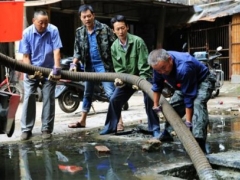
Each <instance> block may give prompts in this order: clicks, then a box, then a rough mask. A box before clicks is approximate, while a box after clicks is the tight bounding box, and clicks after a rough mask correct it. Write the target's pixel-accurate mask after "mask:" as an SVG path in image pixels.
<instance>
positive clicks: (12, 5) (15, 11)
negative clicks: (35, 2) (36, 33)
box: [0, 1, 24, 42]
mask: <svg viewBox="0 0 240 180" xmlns="http://www.w3.org/2000/svg"><path fill="white" fill-rule="evenodd" d="M23 3H24V1H0V12H1V15H0V42H13V41H17V40H20V39H22V31H23Z"/></svg>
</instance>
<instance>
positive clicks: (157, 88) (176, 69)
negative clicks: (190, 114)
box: [152, 51, 209, 108]
mask: <svg viewBox="0 0 240 180" xmlns="http://www.w3.org/2000/svg"><path fill="white" fill-rule="evenodd" d="M168 53H169V55H170V56H171V57H172V59H173V69H172V72H171V73H170V74H169V75H164V74H159V73H158V72H157V71H155V70H154V71H153V86H152V90H153V91H154V92H162V89H163V87H164V80H167V81H168V83H170V84H171V85H172V86H173V87H174V88H176V85H177V84H178V83H180V84H181V89H180V90H181V92H182V93H183V95H184V103H185V106H186V107H187V108H191V107H193V101H194V99H195V98H196V96H197V92H198V85H199V84H200V83H201V82H202V81H203V80H205V78H206V77H207V75H208V74H209V70H208V68H207V67H206V66H205V65H204V64H202V63H201V62H199V61H198V60H196V59H195V58H194V57H193V56H191V55H190V54H189V53H182V52H175V51H168Z"/></svg>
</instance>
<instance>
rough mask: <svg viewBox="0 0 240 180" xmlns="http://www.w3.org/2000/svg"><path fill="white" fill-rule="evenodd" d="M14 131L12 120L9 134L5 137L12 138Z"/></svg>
mask: <svg viewBox="0 0 240 180" xmlns="http://www.w3.org/2000/svg"><path fill="white" fill-rule="evenodd" d="M14 130H15V120H13V123H12V126H11V129H10V131H9V133H7V136H8V137H12V135H13V133H14Z"/></svg>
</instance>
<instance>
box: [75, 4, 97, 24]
mask: <svg viewBox="0 0 240 180" xmlns="http://www.w3.org/2000/svg"><path fill="white" fill-rule="evenodd" d="M78 14H79V16H80V19H81V21H82V23H83V24H84V25H85V26H86V27H87V28H93V27H94V19H95V14H94V11H93V8H92V6H90V5H87V4H84V5H82V6H80V7H79V10H78Z"/></svg>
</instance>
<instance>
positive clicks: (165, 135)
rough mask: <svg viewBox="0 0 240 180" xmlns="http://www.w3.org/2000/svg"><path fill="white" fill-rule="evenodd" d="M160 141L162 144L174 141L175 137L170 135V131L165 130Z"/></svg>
mask: <svg viewBox="0 0 240 180" xmlns="http://www.w3.org/2000/svg"><path fill="white" fill-rule="evenodd" d="M159 140H160V141H161V142H166V141H173V137H172V136H171V135H170V134H169V132H168V131H166V130H164V131H163V133H161V134H160V137H159Z"/></svg>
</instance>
